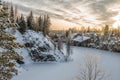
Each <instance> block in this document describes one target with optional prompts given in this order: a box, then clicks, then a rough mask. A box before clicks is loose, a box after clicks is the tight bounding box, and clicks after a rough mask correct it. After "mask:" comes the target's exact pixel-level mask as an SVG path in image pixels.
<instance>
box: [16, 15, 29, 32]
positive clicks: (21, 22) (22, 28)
mask: <svg viewBox="0 0 120 80" xmlns="http://www.w3.org/2000/svg"><path fill="white" fill-rule="evenodd" d="M18 25H19V26H20V28H19V31H20V32H21V33H24V32H25V31H26V28H27V25H26V22H25V19H24V16H23V14H21V18H20V20H19V21H18Z"/></svg>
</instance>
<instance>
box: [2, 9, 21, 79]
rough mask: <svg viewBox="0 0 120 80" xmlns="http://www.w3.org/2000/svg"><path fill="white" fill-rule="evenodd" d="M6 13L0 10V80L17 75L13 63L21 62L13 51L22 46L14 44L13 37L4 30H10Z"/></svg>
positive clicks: (19, 57)
mask: <svg viewBox="0 0 120 80" xmlns="http://www.w3.org/2000/svg"><path fill="white" fill-rule="evenodd" d="M6 11H7V10H5V9H3V8H0V48H2V49H4V51H0V80H10V79H11V78H12V77H13V75H14V74H17V69H15V61H16V60H22V59H23V58H22V56H20V55H19V54H17V53H16V52H15V51H14V49H15V48H21V47H22V45H20V44H18V43H15V42H14V40H15V37H14V36H12V35H11V34H9V33H6V31H5V29H6V28H12V26H11V24H12V23H11V22H10V20H8V16H6V14H5V13H6Z"/></svg>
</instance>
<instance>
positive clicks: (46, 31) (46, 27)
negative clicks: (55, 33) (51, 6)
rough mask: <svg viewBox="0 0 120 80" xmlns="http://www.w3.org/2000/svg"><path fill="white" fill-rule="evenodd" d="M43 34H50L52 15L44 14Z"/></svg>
mask: <svg viewBox="0 0 120 80" xmlns="http://www.w3.org/2000/svg"><path fill="white" fill-rule="evenodd" d="M43 25H44V27H43V34H44V36H46V35H49V28H50V25H51V23H50V17H49V16H48V15H44V23H43Z"/></svg>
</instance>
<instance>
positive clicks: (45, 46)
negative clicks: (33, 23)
mask: <svg viewBox="0 0 120 80" xmlns="http://www.w3.org/2000/svg"><path fill="white" fill-rule="evenodd" d="M24 42H25V46H26V47H27V50H28V52H29V55H30V56H31V59H32V60H33V61H40V62H44V61H63V60H64V54H63V52H61V51H59V50H58V49H56V47H55V45H54V42H52V40H51V39H50V38H49V37H47V36H46V37H45V36H44V35H43V33H42V32H35V31H32V30H27V31H26V32H25V34H24Z"/></svg>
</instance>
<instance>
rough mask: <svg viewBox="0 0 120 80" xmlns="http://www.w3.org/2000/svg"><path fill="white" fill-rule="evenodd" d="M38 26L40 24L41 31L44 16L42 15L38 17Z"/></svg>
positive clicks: (40, 29)
mask: <svg viewBox="0 0 120 80" xmlns="http://www.w3.org/2000/svg"><path fill="white" fill-rule="evenodd" d="M38 26H39V31H43V18H42V15H40V16H39V18H38Z"/></svg>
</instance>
